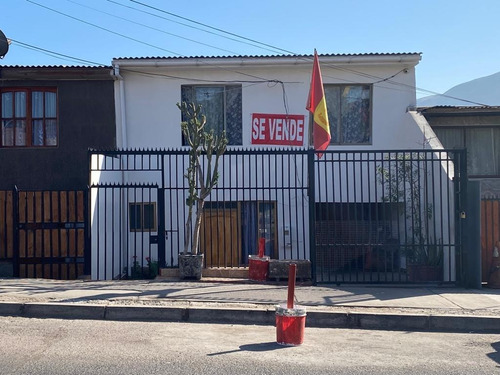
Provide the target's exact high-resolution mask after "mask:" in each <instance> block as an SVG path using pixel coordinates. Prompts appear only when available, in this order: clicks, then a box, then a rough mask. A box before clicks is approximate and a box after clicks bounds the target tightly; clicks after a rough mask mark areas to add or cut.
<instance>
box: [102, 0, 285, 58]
mask: <svg viewBox="0 0 500 375" xmlns="http://www.w3.org/2000/svg"><path fill="white" fill-rule="evenodd" d="M107 1H108V2H110V3H112V4H116V5H119V6H121V7H124V8H128V9H132V10H134V11H136V12H140V13H143V14H148V15H150V16H153V17H156V18H160V19H162V20H165V21H169V22H173V23H175V24H177V25H182V26H185V27H189V28H191V29H194V30H198V31H202V32H204V33H207V34H211V35H215V36H218V37H221V38H225V39H228V40H232V41H233V42H237V43H242V44H246V45H249V46H252V47H256V48H261V49H264V50H266V51H270V52H273V53H276V50H271V49H268V48H263V47H261V46H258V45H255V44H252V43H248V42H245V41H242V40H239V39H235V38H230V37H228V36H225V35H220V34H217V33H215V32H212V31H210V30H205V29H202V28H201V27H196V26H193V25H188V24H186V23H183V22H178V21H175V20H172V19H170V18H166V17H162V16H160V15H158V14H155V13H151V12H147V11H145V10H142V9H137V8H134V7H131V6H128V5H125V4H120V3H118V2H116V1H113V0H107Z"/></svg>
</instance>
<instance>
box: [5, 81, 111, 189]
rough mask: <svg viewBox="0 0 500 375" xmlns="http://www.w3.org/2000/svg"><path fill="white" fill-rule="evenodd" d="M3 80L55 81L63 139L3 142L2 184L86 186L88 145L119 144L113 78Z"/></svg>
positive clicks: (20, 83)
mask: <svg viewBox="0 0 500 375" xmlns="http://www.w3.org/2000/svg"><path fill="white" fill-rule="evenodd" d="M1 86H2V87H14V86H16V87H19V86H27V87H40V86H50V87H57V100H58V111H59V113H58V129H59V140H58V146H57V147H56V148H0V190H4V189H12V188H13V187H14V185H17V187H18V188H19V189H23V190H30V189H36V190H57V189H83V188H85V187H86V186H87V184H88V176H89V174H88V161H87V149H88V148H89V147H91V148H114V147H115V146H116V139H115V134H116V133H115V107H114V92H113V81H112V80H104V81H103V80H88V81H87V80H82V81H80V80H76V81H71V80H69V81H31V82H30V81H6V82H2V83H1Z"/></svg>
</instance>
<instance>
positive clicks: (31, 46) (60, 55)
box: [9, 38, 109, 66]
mask: <svg viewBox="0 0 500 375" xmlns="http://www.w3.org/2000/svg"><path fill="white" fill-rule="evenodd" d="M9 39H10V40H11V41H12V42H14V44H17V45H19V46H20V47H23V48H26V49H30V50H35V51H40V52H42V53H45V54H46V55H49V56H52V57H55V58H60V59H63V60H69V61H77V62H81V63H86V64H91V65H97V66H109V64H108V65H106V64H101V63H97V62H94V61H90V60H85V59H80V58H78V57H74V56H69V55H65V54H62V53H58V52H54V51H50V50H48V49H44V48H41V47H37V46H33V45H31V44H27V43H23V42H20V41H18V40H14V39H11V38H9Z"/></svg>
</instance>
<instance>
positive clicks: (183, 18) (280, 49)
mask: <svg viewBox="0 0 500 375" xmlns="http://www.w3.org/2000/svg"><path fill="white" fill-rule="evenodd" d="M130 1H131V2H133V3H136V4H139V5H142V6H144V7H147V8H150V9H154V10H156V11H158V12H161V13H165V14H168V15H170V16H173V17H176V18H180V19H182V20H185V21H189V22H192V23H194V24H196V25H200V26H203V27H206V28H208V29H211V30H215V31H218V32H221V33H224V34H227V35H231V36H234V37H236V38H240V39H243V40H246V41H249V42H252V43H257V44H259V45H263V46H266V47H269V48H272V49H274V50H277V51H281V52H284V53H286V54H291V55H294V54H295V53H293V52H291V51H288V50H286V49H283V48H279V47H276V46H273V45H270V44H267V43H263V42H259V41H258V40H254V39H250V38H247V37H244V36H242V35H238V34H235V33H232V32H229V31H226V30H222V29H219V28H218V27H214V26H210V25H207V24H205V23H202V22H198V21H195V20H193V19H190V18H187V17H183V16H180V15H178V14H175V13H172V12H167V11H166V10H163V9H160V8H156V7H153V6H151V5H148V4H145V3H142V2H140V1H137V0H130Z"/></svg>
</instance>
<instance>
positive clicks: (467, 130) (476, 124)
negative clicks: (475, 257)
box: [418, 106, 500, 282]
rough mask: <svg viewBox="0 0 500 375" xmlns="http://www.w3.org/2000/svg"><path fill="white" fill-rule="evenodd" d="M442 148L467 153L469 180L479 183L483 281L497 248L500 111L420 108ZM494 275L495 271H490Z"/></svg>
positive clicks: (499, 237) (499, 228) (499, 233)
mask: <svg viewBox="0 0 500 375" xmlns="http://www.w3.org/2000/svg"><path fill="white" fill-rule="evenodd" d="M418 111H419V112H420V113H421V114H422V115H423V116H424V117H425V119H426V121H427V122H428V123H429V125H430V126H431V127H432V130H433V132H434V133H435V135H436V136H437V137H438V138H439V141H440V142H441V143H442V145H443V147H444V148H447V149H452V148H466V149H467V173H468V176H469V179H470V180H472V181H479V182H480V191H481V198H482V203H481V258H482V259H481V263H482V280H483V281H484V282H486V281H488V278H489V274H490V272H491V271H492V269H491V264H492V260H493V259H492V258H493V254H494V252H495V246H496V247H497V249H498V248H500V224H499V218H500V107H483V106H478V107H453V106H438V107H421V108H418ZM493 271H494V270H493Z"/></svg>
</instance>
